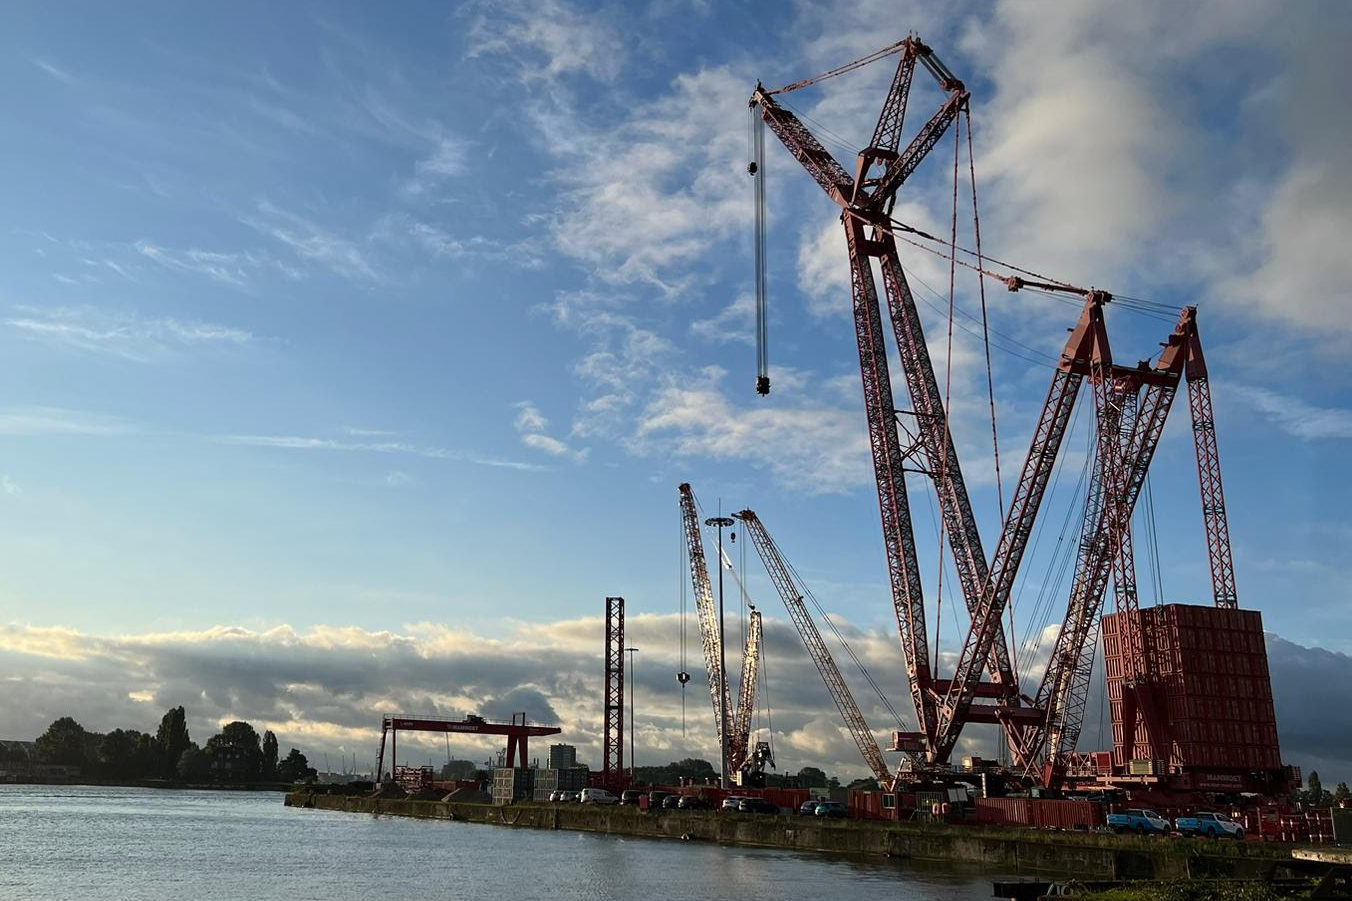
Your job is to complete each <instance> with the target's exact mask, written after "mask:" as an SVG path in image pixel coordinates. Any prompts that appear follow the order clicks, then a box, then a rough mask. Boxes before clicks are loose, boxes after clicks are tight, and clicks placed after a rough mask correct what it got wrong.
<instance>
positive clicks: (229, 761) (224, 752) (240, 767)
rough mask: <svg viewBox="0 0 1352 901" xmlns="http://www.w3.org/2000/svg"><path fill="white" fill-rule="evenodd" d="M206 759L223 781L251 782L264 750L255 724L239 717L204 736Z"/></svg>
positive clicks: (260, 763) (260, 769)
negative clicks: (205, 739)
mask: <svg viewBox="0 0 1352 901" xmlns="http://www.w3.org/2000/svg"><path fill="white" fill-rule="evenodd" d="M202 750H203V751H205V752H206V755H207V759H208V760H209V761H210V762H211V770H212V773H213V774H214V775H215V776H216V778H218V779H221V780H223V781H226V782H252V781H253V780H255V779H257V778H258V777H259V774H260V773H261V771H262V769H263V749H262V748H261V747H259V742H258V733H257V732H255V731H254V727H253V726H250V725H249V724H248V723H246V722H243V721H241V720H235V721H234V722H233V723H227V724H226V725H225V728H223V729H222V730H221V731H220V732H219V733H217V734H216V735H213V736H211V738H209V739H207V744H206V747H205V748H203V749H202Z"/></svg>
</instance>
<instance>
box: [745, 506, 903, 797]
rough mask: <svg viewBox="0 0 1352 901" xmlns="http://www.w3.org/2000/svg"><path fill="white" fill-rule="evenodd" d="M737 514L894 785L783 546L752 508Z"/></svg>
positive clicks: (866, 750) (854, 729) (880, 772)
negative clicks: (818, 627) (783, 553)
mask: <svg viewBox="0 0 1352 901" xmlns="http://www.w3.org/2000/svg"><path fill="white" fill-rule="evenodd" d="M735 516H736V518H737V519H740V520H741V521H742V525H743V526H744V527H745V531H746V534H747V535H749V536H750V537H751V543H752V544H754V545H755V546H756V551H757V553H759V554H760V558H761V562H762V563H764V564H765V570H766V572H767V573H769V575H770V581H772V582H774V584H775V589H776V590H777V591H778V592H779V596H780V599H781V600H783V601H784V608H785V609H786V610H787V611H788V613H789V618H790V619H792V620H793V625H794V627H795V628H797V630H798V635H799V636H800V637H801V638H802V639H803V645H804V647H806V648H807V652H808V656H810V657H811V658H812V662H813V663H814V664H816V666H817V672H819V673H820V674H821V677H822V681H823V682H824V683H825V684H826V690H827V691H828V692H829V693H830V695H831V700H833V701H834V702H835V704H836V709H837V710H839V711H840V716H841V719H843V720H844V721H845V726H846V728H847V729H849V730H850V736H851V737H852V738H853V739H854V742H855V745H856V746H857V747H858V748H859V753H860V755H861V756H862V757H863V758H864V761H865V762H866V763H867V764H868V766H869V769H871V770H872V771H873V775H874V776H875V777H876V778H877V779H878V784H879V785H883V786H890V785H891V784H892V774H891V772H890V771H889V770H888V768H887V763H886V761H884V760H883V755H882V751H881V750H879V748H878V742H877V741H876V740H875V739H874V738H873V732H872V730H870V729H869V727H868V723H867V722H866V721H865V720H864V715H863V713H861V712H860V710H859V705H858V704H857V703H855V700H854V695H853V694H851V693H850V687H849V685H847V684H846V682H845V679H844V677H843V676H842V675H841V674H840V668H839V667H837V666H836V662H835V659H834V658H833V657H832V656H831V652H830V650H829V649H828V648H827V647H826V642H825V641H823V640H822V635H821V632H820V631H819V630H818V629H817V625H816V623H814V622H813V621H812V614H811V613H810V612H809V611H808V609H807V605H806V604H804V603H803V595H804V593H805V592H804V591H803V590H801V589H800V588H799V587H798V585H797V584H796V582H795V581H794V578H793V575H792V573H791V571H790V569H789V566H788V564H787V563H786V562H785V560H784V557H783V555H781V554H780V551H779V547H778V546H777V545H776V544H775V542H774V539H772V538H771V537H770V533H769V532H768V531H767V530H766V528H765V524H764V523H762V522H761V521H760V518H759V517H758V516H756V514H755V513H754V512H753V511H751V510H743V511H742V512H741V513H737V514H735ZM743 678H745V676H743Z"/></svg>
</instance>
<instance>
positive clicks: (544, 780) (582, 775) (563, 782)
mask: <svg viewBox="0 0 1352 901" xmlns="http://www.w3.org/2000/svg"><path fill="white" fill-rule="evenodd" d="M590 776H591V774H590V772H588V770H587V768H586V767H585V766H572V767H564V768H562V769H548V770H537V771H536V772H535V800H537V801H548V800H549V795H550V794H551V793H552V792H556V791H572V792H580V791H582V790H583V789H584V788H586V787H587V785H588V779H589V777H590Z"/></svg>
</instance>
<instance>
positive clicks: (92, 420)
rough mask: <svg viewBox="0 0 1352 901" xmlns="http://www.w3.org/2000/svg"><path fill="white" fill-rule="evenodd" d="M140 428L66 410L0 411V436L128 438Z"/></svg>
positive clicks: (111, 418) (100, 415)
mask: <svg viewBox="0 0 1352 901" xmlns="http://www.w3.org/2000/svg"><path fill="white" fill-rule="evenodd" d="M137 431H140V429H139V427H138V426H137V425H136V424H135V423H132V422H129V421H127V420H125V419H122V418H121V417H117V416H109V415H107V414H104V413H89V412H86V411H83V410H71V409H67V408H65V407H42V406H22V407H8V408H6V409H0V435H24V436H33V435H88V436H100V437H103V436H111V435H127V434H131V433H133V432H137Z"/></svg>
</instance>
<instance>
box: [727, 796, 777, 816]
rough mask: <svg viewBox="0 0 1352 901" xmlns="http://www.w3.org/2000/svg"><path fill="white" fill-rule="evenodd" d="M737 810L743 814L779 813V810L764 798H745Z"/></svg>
mask: <svg viewBox="0 0 1352 901" xmlns="http://www.w3.org/2000/svg"><path fill="white" fill-rule="evenodd" d="M737 809H738V810H740V811H741V812H742V813H769V814H776V813H779V808H778V807H776V806H775V805H773V804H771V803H770V802H769V801H767V800H765V799H764V798H743V799H742V800H741V802H740V803H739V804H738V805H737Z"/></svg>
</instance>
